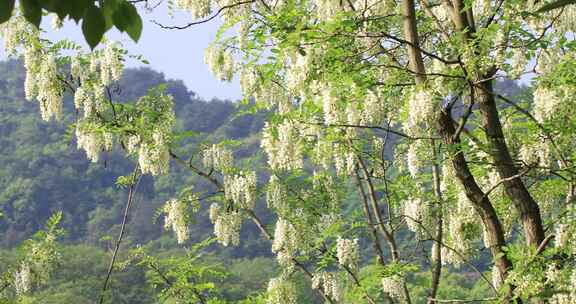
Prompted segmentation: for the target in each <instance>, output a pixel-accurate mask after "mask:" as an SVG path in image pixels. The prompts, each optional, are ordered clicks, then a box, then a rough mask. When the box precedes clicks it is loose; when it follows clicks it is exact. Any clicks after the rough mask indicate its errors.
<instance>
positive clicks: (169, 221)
mask: <svg viewBox="0 0 576 304" xmlns="http://www.w3.org/2000/svg"><path fill="white" fill-rule="evenodd" d="M163 211H164V214H165V222H164V228H165V229H172V230H173V231H174V233H176V238H177V240H178V244H182V243H184V242H185V241H186V240H187V239H188V236H189V230H188V223H187V221H186V217H187V214H186V212H187V211H188V208H187V206H186V203H185V202H183V201H179V200H177V199H170V200H169V201H167V202H166V203H165V204H164V208H163Z"/></svg>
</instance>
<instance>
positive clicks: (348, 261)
mask: <svg viewBox="0 0 576 304" xmlns="http://www.w3.org/2000/svg"><path fill="white" fill-rule="evenodd" d="M336 257H337V258H338V263H339V264H340V265H342V266H344V267H348V268H349V269H350V270H352V271H356V270H358V263H359V262H360V246H359V244H358V239H353V240H350V239H344V238H341V237H338V239H337V240H336Z"/></svg>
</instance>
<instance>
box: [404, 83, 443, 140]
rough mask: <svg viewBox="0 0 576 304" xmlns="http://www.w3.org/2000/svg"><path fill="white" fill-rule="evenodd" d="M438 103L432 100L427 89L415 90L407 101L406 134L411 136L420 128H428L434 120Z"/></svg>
mask: <svg viewBox="0 0 576 304" xmlns="http://www.w3.org/2000/svg"><path fill="white" fill-rule="evenodd" d="M437 107H438V103H437V102H436V101H435V100H434V95H433V94H432V92H431V91H429V90H427V89H423V88H421V89H417V90H416V91H415V92H413V93H412V94H411V95H410V98H409V99H408V111H409V112H408V122H407V124H406V128H405V130H406V132H408V133H409V134H413V133H414V132H415V131H416V130H418V129H420V128H421V126H424V127H428V125H429V122H430V121H431V119H433V118H434V115H435V111H436V109H437Z"/></svg>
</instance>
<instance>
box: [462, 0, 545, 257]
mask: <svg viewBox="0 0 576 304" xmlns="http://www.w3.org/2000/svg"><path fill="white" fill-rule="evenodd" d="M452 4H453V8H452V16H453V20H454V25H455V26H456V30H457V31H458V32H459V33H461V35H463V39H464V41H465V42H467V43H473V42H472V41H473V37H474V32H475V30H476V29H475V25H474V23H471V22H473V19H472V18H470V16H472V15H473V14H472V8H465V6H464V2H463V1H462V0H454V1H452ZM494 70H495V69H489V71H488V72H487V73H485V74H482V75H472V76H473V78H474V82H475V83H478V84H477V85H476V86H475V87H474V94H475V95H476V97H477V100H478V104H479V110H480V111H479V112H480V118H481V124H482V127H483V129H484V132H485V134H486V137H487V139H488V142H487V144H488V153H489V154H490V156H491V157H492V158H493V159H494V163H495V166H496V170H497V171H498V174H499V175H500V178H502V179H506V178H511V177H513V176H516V175H518V173H519V171H518V168H517V167H516V166H515V165H514V160H513V159H512V156H511V155H510V151H509V149H508V146H507V144H506V140H505V138H504V133H503V132H502V124H501V123H500V116H499V114H498V108H497V105H496V100H495V94H494V88H493V86H492V82H493V80H483V79H491V77H492V76H493V73H494ZM503 184H504V188H505V191H506V194H507V196H508V197H509V198H510V199H511V200H512V202H513V203H514V207H515V208H516V209H517V210H518V212H519V213H520V220H521V222H522V227H523V229H524V237H525V238H526V242H527V243H528V245H531V246H533V247H535V248H538V246H539V245H540V244H541V243H542V241H543V240H544V237H545V235H544V227H543V225H542V218H541V215H540V208H539V207H538V204H537V203H536V201H535V200H534V198H533V197H532V195H531V194H530V192H528V189H527V188H526V186H525V185H524V182H523V181H522V179H520V178H511V179H509V180H506V181H505V182H504V183H503Z"/></svg>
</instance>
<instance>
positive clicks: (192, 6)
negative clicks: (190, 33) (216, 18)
mask: <svg viewBox="0 0 576 304" xmlns="http://www.w3.org/2000/svg"><path fill="white" fill-rule="evenodd" d="M174 4H175V5H176V7H177V8H179V9H182V10H187V11H189V12H190V14H191V15H192V18H193V19H199V18H203V17H206V16H208V15H209V14H210V13H211V12H212V1H211V0H199V1H198V0H176V1H175V2H174Z"/></svg>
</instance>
